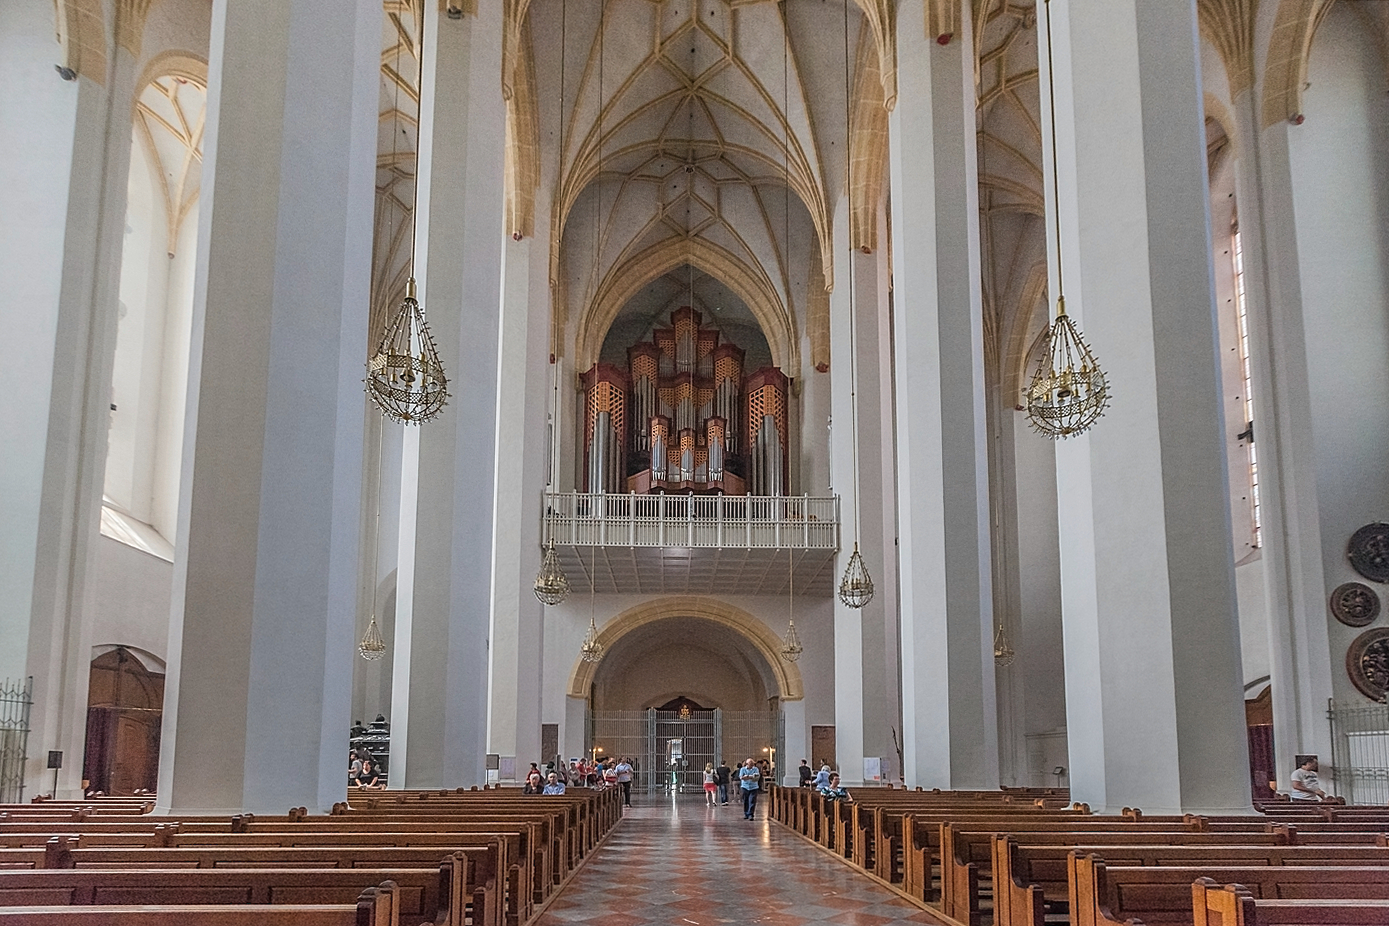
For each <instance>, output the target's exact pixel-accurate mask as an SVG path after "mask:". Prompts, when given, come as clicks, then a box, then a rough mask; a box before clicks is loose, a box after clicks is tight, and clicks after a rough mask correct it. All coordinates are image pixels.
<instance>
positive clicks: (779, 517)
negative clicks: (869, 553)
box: [542, 492, 840, 597]
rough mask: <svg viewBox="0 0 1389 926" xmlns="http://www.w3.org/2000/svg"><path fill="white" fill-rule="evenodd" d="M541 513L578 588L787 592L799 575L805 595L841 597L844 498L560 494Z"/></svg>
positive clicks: (665, 592) (545, 530)
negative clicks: (837, 587)
mask: <svg viewBox="0 0 1389 926" xmlns="http://www.w3.org/2000/svg"><path fill="white" fill-rule="evenodd" d="M542 510H543V513H544V514H543V520H544V523H543V525H542V527H543V533H542V536H544V537H547V538H549V537H553V538H554V542H555V552H556V553H557V554H558V555H559V558H560V562H561V564H562V565H563V566H564V570H565V572H566V574H568V575H569V576H570V578H571V581H572V582H573V583H574V588H575V590H576V591H577V590H583V591H587V588H586V586H587V585H588V582H589V579H588V577H589V576H590V575H592V576H593V581H594V591H596V592H603V593H630V594H643V595H668V594H694V595H698V594H708V593H709V592H710V591H711V590H714V589H717V590H718V593H719V594H721V595H785V594H787V591H788V584H789V580H790V576H791V575H792V574H793V575H794V581H795V589H794V591H795V593H796V594H797V595H813V596H821V597H827V596H829V595H831V594H833V591H834V581H835V568H834V558H835V554H836V553H837V552H838V550H839V543H840V539H839V497H838V496H828V497H816V496H808V495H797V496H783V495H686V494H679V495H677V494H668V493H656V494H637V493H625V494H620V493H610V492H556V493H546V494H545V496H544V498H543V509H542ZM788 561H789V562H788ZM788 568H789V569H790V570H792V571H793V572H792V573H790V574H789V573H788Z"/></svg>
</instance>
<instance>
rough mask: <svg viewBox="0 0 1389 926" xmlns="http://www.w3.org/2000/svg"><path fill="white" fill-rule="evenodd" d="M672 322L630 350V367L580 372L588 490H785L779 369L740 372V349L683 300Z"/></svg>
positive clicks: (784, 415)
mask: <svg viewBox="0 0 1389 926" xmlns="http://www.w3.org/2000/svg"><path fill="white" fill-rule="evenodd" d="M670 321H671V325H670V327H669V328H657V329H656V330H655V332H653V335H652V339H651V340H650V341H642V342H639V343H637V344H634V345H632V346H631V347H630V348H628V351H627V369H625V370H624V369H622V368H621V367H619V366H617V365H615V364H611V363H597V364H595V365H594V366H593V367H592V368H591V369H589V371H588V372H587V373H585V374H584V375H583V378H582V381H583V389H584V432H583V434H584V448H583V461H584V472H583V475H584V478H583V483H584V489H585V491H588V492H635V493H639V494H647V493H653V492H681V493H696V494H723V495H784V494H786V492H787V491H788V484H789V476H790V466H789V460H788V454H787V447H788V446H789V443H788V425H789V421H788V408H789V406H788V404H787V385H788V383H787V379H786V374H784V373H783V372H782V371H781V370H780V369H778V368H776V367H772V366H767V367H762V368H761V369H758V370H756V371H754V372H753V373H752V374H751V375H747V376H745V375H744V371H743V365H744V357H745V354H744V351H743V350H742V348H740V347H738V346H737V345H735V344H732V343H729V342H723V343H721V340H722V339H721V336H720V333H719V332H718V331H717V330H715V329H713V328H706V327H704V325H703V316H702V315H701V314H700V313H699V312H697V311H695V310H694V309H693V308H690V307H689V306H684V307H681V308H680V309H677V310H676V311H675V312H673V313H671V318H670Z"/></svg>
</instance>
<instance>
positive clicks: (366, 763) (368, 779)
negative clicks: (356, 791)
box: [357, 759, 381, 788]
mask: <svg viewBox="0 0 1389 926" xmlns="http://www.w3.org/2000/svg"><path fill="white" fill-rule="evenodd" d="M357 787H359V788H379V787H381V776H379V775H377V774H376V768H375V767H374V766H373V765H372V764H371V760H370V759H363V760H362V770H361V771H360V772H358V773H357Z"/></svg>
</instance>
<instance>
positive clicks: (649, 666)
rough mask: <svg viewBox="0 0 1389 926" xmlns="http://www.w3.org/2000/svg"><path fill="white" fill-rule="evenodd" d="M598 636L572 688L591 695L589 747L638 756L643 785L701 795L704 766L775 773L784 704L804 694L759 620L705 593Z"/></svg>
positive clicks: (656, 607) (655, 606)
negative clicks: (598, 653) (750, 763)
mask: <svg viewBox="0 0 1389 926" xmlns="http://www.w3.org/2000/svg"><path fill="white" fill-rule="evenodd" d="M599 636H600V642H602V643H603V646H604V653H605V655H604V658H603V661H602V662H601V663H599V664H598V665H597V666H592V665H590V664H586V663H580V665H579V666H578V667H576V671H575V675H574V677H573V678H572V679H571V689H570V693H571V694H574V695H577V696H582V697H585V699H586V700H587V701H588V705H589V712H588V737H587V742H588V747H589V749H590V750H591V751H592V753H593V754H594V755H595V756H597V757H598V758H600V759H602V758H608V757H620V756H623V755H625V756H629V757H631V758H632V760H633V764H634V765H635V766H636V769H637V775H636V781H635V782H634V786H635V788H636V789H637V790H639V791H645V792H654V793H660V792H670V791H672V790H675V791H699V790H701V789H702V787H703V771H704V767H705V765H706V763H713V764H715V765H717V764H718V763H719V761H720V760H724V759H726V760H727V761H728V762H729V764H730V765H735V764H737V763H738V762H741V761H742V760H743V759H745V758H747V757H749V756H751V757H752V758H754V759H757V760H758V761H759V762H765V763H766V768H765V771H766V772H767V773H768V774H769V775H771V774H775V772H776V766H777V764H778V763H777V759H778V756H780V754H781V752H782V744H783V740H784V722H783V719H782V713H781V702H782V701H783V700H788V699H798V698H800V697H801V684H800V681H801V680H800V674H799V672H798V671H797V670H796V667H795V666H794V665H789V664H787V663H784V662H782V661H781V660H780V659H779V658H777V655H776V649H775V645H776V643H777V642H778V641H776V639H775V636H774V635H773V634H772V633H771V631H770V630H768V629H767V628H766V626H765V625H764V624H762V622H761V621H758V620H757V619H756V618H755V617H753V616H752V615H750V614H748V613H746V612H744V611H742V610H740V609H737V608H732V607H731V606H728V605H724V604H722V603H719V602H713V601H709V600H706V599H692V598H686V599H665V600H663V601H658V602H651V603H648V604H646V605H642V606H640V607H638V608H634V609H632V610H630V611H628V612H625V613H624V614H621V615H619V616H618V617H617V618H616V619H614V620H613V621H611V622H609V623H608V624H607V625H606V626H605V627H604V628H603V631H602V633H601V634H600V635H599Z"/></svg>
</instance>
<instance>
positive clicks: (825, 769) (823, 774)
mask: <svg viewBox="0 0 1389 926" xmlns="http://www.w3.org/2000/svg"><path fill="white" fill-rule="evenodd" d="M829 783H830V764H829V763H828V762H826V763H824V764H823V765H821V766H820V771H818V772H816V773H815V782H814V784H812V785H811V787H812V788H814V789H815V790H816V791H823V790H824V789H825V786H826V785H828V784H829Z"/></svg>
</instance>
